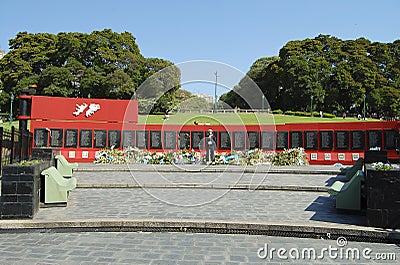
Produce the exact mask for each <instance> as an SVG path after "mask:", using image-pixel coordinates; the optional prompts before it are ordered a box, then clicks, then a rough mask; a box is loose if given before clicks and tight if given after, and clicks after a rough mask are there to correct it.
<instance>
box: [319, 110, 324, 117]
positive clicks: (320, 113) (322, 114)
mask: <svg viewBox="0 0 400 265" xmlns="http://www.w3.org/2000/svg"><path fill="white" fill-rule="evenodd" d="M319 116H320V117H321V118H323V117H324V113H323V112H322V110H320V111H319Z"/></svg>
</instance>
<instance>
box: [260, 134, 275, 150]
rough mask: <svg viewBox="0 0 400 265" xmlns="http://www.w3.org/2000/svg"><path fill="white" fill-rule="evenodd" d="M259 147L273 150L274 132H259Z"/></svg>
mask: <svg viewBox="0 0 400 265" xmlns="http://www.w3.org/2000/svg"><path fill="white" fill-rule="evenodd" d="M261 149H264V150H274V132H271V131H268V132H262V133H261Z"/></svg>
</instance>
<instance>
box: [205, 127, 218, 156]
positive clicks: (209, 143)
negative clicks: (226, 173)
mask: <svg viewBox="0 0 400 265" xmlns="http://www.w3.org/2000/svg"><path fill="white" fill-rule="evenodd" d="M215 149H217V144H216V143H215V137H214V134H213V130H212V129H209V130H208V135H207V138H206V162H207V164H210V163H213V164H215Z"/></svg>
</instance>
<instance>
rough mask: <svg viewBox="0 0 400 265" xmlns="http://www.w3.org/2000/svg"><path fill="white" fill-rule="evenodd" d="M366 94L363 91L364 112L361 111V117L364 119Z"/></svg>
mask: <svg viewBox="0 0 400 265" xmlns="http://www.w3.org/2000/svg"><path fill="white" fill-rule="evenodd" d="M366 97H367V96H366V95H365V93H364V94H363V99H364V111H363V112H364V113H363V117H364V120H365V98H366Z"/></svg>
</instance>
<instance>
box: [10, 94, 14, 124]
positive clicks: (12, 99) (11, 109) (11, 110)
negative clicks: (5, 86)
mask: <svg viewBox="0 0 400 265" xmlns="http://www.w3.org/2000/svg"><path fill="white" fill-rule="evenodd" d="M10 99H11V102H10V126H12V122H13V116H12V115H13V102H14V94H13V93H12V92H11V97H10Z"/></svg>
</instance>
